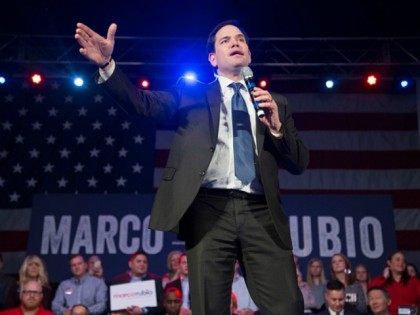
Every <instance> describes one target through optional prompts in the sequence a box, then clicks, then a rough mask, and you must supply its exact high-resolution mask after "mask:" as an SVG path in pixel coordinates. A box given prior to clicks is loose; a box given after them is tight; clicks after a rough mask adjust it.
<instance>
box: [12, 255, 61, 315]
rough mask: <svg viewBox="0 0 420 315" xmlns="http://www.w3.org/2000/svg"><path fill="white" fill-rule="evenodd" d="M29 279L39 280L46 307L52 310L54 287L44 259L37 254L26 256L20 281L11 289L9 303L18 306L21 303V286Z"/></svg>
mask: <svg viewBox="0 0 420 315" xmlns="http://www.w3.org/2000/svg"><path fill="white" fill-rule="evenodd" d="M29 280H35V281H38V282H39V283H40V284H41V285H42V293H43V299H42V304H43V306H44V308H46V309H48V310H50V309H51V302H52V299H53V296H52V289H51V286H50V284H49V282H48V273H47V270H46V268H45V264H44V262H43V261H42V259H41V258H40V257H38V256H36V255H29V256H26V258H25V260H24V261H23V263H22V266H21V267H20V270H19V283H17V284H16V285H15V287H14V288H13V289H11V290H10V291H9V296H8V303H7V304H8V305H11V307H16V306H18V305H19V303H20V300H19V288H20V287H21V286H22V285H23V284H25V283H26V282H28V281H29Z"/></svg>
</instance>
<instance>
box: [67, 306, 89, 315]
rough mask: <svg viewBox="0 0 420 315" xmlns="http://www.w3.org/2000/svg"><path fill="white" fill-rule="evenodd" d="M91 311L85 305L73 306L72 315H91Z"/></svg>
mask: <svg viewBox="0 0 420 315" xmlns="http://www.w3.org/2000/svg"><path fill="white" fill-rule="evenodd" d="M89 314H90V313H89V309H88V308H87V307H86V306H84V305H83V304H76V305H73V307H72V308H71V314H70V315H89Z"/></svg>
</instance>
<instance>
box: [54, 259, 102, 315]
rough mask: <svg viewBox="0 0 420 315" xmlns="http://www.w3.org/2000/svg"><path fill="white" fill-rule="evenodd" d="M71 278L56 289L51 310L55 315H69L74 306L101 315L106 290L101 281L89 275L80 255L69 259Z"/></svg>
mask: <svg viewBox="0 0 420 315" xmlns="http://www.w3.org/2000/svg"><path fill="white" fill-rule="evenodd" d="M69 262H70V270H71V273H72V274H73V277H72V278H70V279H67V280H64V281H63V282H61V283H60V285H59V286H58V288H57V292H56V294H55V297H54V300H53V302H52V310H53V312H54V314H56V315H61V314H63V315H69V314H71V308H72V307H73V306H74V305H76V304H83V305H85V306H86V307H87V308H88V309H89V312H90V313H95V314H102V313H104V312H105V311H106V308H107V302H108V295H107V294H108V289H107V286H106V284H105V282H104V281H103V279H99V278H96V277H93V276H91V275H89V273H88V272H87V263H86V261H85V259H84V258H83V257H82V256H81V255H73V256H71V257H70V260H69Z"/></svg>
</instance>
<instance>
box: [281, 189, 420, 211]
mask: <svg viewBox="0 0 420 315" xmlns="http://www.w3.org/2000/svg"><path fill="white" fill-rule="evenodd" d="M281 193H282V194H291V195H328V194H329V195H391V196H392V198H393V202H394V209H398V208H408V209H412V208H420V198H419V196H420V190H418V189H411V190H410V189H407V190H339V189H336V190H305V189H302V190H295V189H293V190H292V189H282V190H281Z"/></svg>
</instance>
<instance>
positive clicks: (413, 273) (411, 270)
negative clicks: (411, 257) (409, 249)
mask: <svg viewBox="0 0 420 315" xmlns="http://www.w3.org/2000/svg"><path fill="white" fill-rule="evenodd" d="M407 273H408V275H409V276H410V277H416V278H418V277H419V274H418V272H417V267H416V265H415V264H412V263H407Z"/></svg>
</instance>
